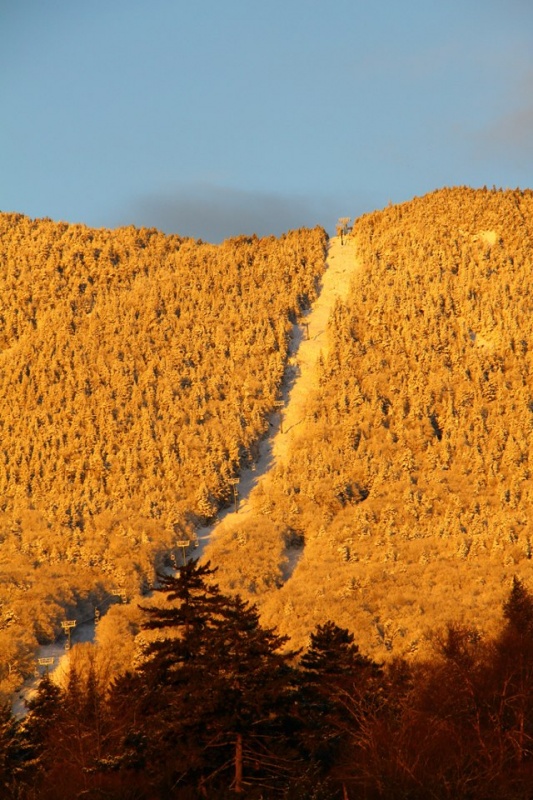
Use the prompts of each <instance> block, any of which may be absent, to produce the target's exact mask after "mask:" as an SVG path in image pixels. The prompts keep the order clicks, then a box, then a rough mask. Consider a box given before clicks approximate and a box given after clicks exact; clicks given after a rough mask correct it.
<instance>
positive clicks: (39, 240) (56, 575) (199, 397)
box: [0, 214, 327, 691]
mask: <svg viewBox="0 0 533 800" xmlns="http://www.w3.org/2000/svg"><path fill="white" fill-rule="evenodd" d="M326 241H327V235H326V234H325V232H324V231H323V230H322V229H319V228H316V229H314V230H299V231H292V232H290V233H287V234H286V235H284V236H281V237H280V238H278V239H276V238H274V237H270V238H265V239H258V238H257V237H249V238H248V237H240V238H237V239H232V240H228V241H226V242H224V243H223V244H222V245H219V246H214V245H209V244H203V243H202V242H200V241H193V240H191V239H183V238H180V237H178V236H165V235H163V234H161V233H159V232H158V231H156V230H154V229H150V230H147V229H136V228H133V227H129V228H122V229H118V230H115V231H110V230H105V229H100V230H94V229H89V228H86V227H85V226H82V225H68V224H66V223H54V222H52V221H51V220H35V221H32V220H30V219H28V218H27V217H24V216H22V215H17V214H0V650H1V652H2V654H3V659H2V664H1V665H0V691H2V690H4V691H9V690H10V689H12V688H13V686H14V685H16V683H17V682H18V681H19V680H20V677H21V674H24V673H26V672H27V671H28V670H29V669H30V666H31V657H32V653H33V649H34V647H35V645H36V641H37V639H39V640H40V641H45V640H47V639H49V638H51V637H53V636H54V634H56V633H57V631H58V630H60V628H59V621H60V619H61V618H62V617H63V618H64V616H65V613H66V614H68V613H72V609H73V607H74V606H76V605H78V604H79V603H80V601H81V600H83V599H84V598H85V599H86V598H87V597H88V596H89V598H90V600H91V601H92V602H93V603H94V604H98V603H100V602H101V601H102V599H103V598H104V597H105V596H106V595H108V594H109V593H110V592H118V593H122V594H123V595H124V596H126V597H132V596H134V595H135V594H136V593H138V592H139V591H140V590H141V589H142V588H143V587H145V586H147V585H150V584H151V582H152V580H153V577H154V569H155V567H156V566H161V564H162V560H163V559H164V558H166V557H168V556H169V555H170V554H171V553H172V552H176V542H177V541H183V540H187V539H189V540H192V539H193V538H194V527H195V525H197V524H198V523H202V522H205V521H206V520H208V519H210V518H211V517H212V516H213V515H214V514H215V513H216V511H217V509H218V508H219V507H220V506H223V505H225V504H226V503H228V501H229V498H230V497H231V491H232V483H231V481H232V480H234V478H235V477H236V476H237V475H238V472H239V469H240V468H241V467H242V466H243V465H245V464H249V463H251V462H252V461H253V459H254V457H255V453H256V447H257V443H258V441H259V439H260V438H261V437H262V436H263V435H264V433H265V430H266V427H267V416H268V414H269V412H271V411H272V410H273V408H274V403H275V401H276V399H277V397H278V392H279V387H280V383H281V379H282V375H283V371H284V367H285V362H286V356H287V347H288V339H289V334H290V330H291V322H292V321H294V320H295V319H296V318H297V317H298V316H299V315H300V313H301V312H302V311H303V310H304V309H305V308H307V307H308V305H309V303H310V302H311V301H312V300H313V299H314V297H315V296H316V291H317V286H318V283H319V280H320V276H321V274H322V272H323V270H324V263H325V248H326ZM91 610H92V609H91Z"/></svg>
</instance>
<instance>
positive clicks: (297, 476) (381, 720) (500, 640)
mask: <svg viewBox="0 0 533 800" xmlns="http://www.w3.org/2000/svg"><path fill="white" fill-rule="evenodd" d="M532 246H533V192H532V191H530V190H519V189H516V190H508V189H506V190H502V189H496V188H493V189H487V188H483V189H470V188H467V187H456V188H444V189H439V190H437V191H435V192H433V193H431V194H428V195H426V196H424V197H417V198H414V199H413V200H411V201H409V202H406V203H402V204H399V205H392V204H390V205H389V206H388V207H386V208H384V209H383V210H380V211H375V212H373V213H369V214H366V215H364V216H362V217H359V218H357V219H355V220H354V221H353V224H352V223H351V219H350V218H346V217H345V218H341V220H339V225H338V230H337V236H336V237H334V238H333V237H332V238H331V239H330V238H329V237H328V234H327V233H326V231H325V230H324V229H323V228H321V227H316V228H314V229H299V230H293V231H289V232H288V233H286V234H284V235H283V236H280V237H266V238H258V237H256V236H242V237H238V238H233V239H227V240H226V241H224V242H223V243H222V244H220V245H212V244H207V243H204V242H202V241H201V240H193V239H189V238H184V237H180V236H178V235H164V234H162V233H160V232H159V231H157V230H156V229H143V228H134V227H127V228H118V229H115V230H108V229H103V228H102V229H91V228H88V227H85V226H83V225H80V224H77V225H74V224H67V223H62V222H53V221H52V220H50V219H40V220H32V219H30V218H28V217H25V216H23V215H20V214H13V213H0V398H1V400H0V798H4V797H5V798H6V800H75V799H77V798H80V800H81V799H82V798H84V799H85V800H96V799H97V798H98V800H105V799H106V798H107V799H108V800H166V799H167V798H168V799H169V800H172V798H176V799H178V800H180V799H183V800H193V798H194V799H196V798H198V800H201V799H202V798H215V799H216V798H221V799H222V800H224V798H233V797H242V798H250V800H261V799H262V798H263V799H264V800H267V799H269V798H273V799H276V800H277V799H278V798H279V800H360V799H363V800H374V799H375V800H381V799H383V800H396V799H397V798H398V799H399V800H402V799H404V800H411V799H412V800H418V799H420V800H425V799H426V798H435V799H436V800H440V799H441V798H442V800H444V799H445V798H446V799H449V800H452V798H457V799H458V800H463V799H464V800H467V799H468V800H529V798H531V797H533V575H532V572H531V565H532V557H533V520H530V519H529V517H530V512H529V509H530V508H531V503H532V501H533V473H532V471H533V445H532V437H531V432H532V429H533V360H532V359H533V322H532V319H533V315H532V309H533V299H532V298H533V278H532V274H533V270H532V267H533V260H532V252H533V247H532ZM335 264H336V269H337V272H335V273H333V272H332V270H334V268H335ZM331 274H334V275H335V279H334V280H333V282H332V284H331V285H330V284H329V283H328V275H331ZM341 281H344V282H345V287H344V288H343V289H342V291H341V286H340V282H341ZM335 289H336V290H337V291H336V293H334V290H335ZM328 292H331V294H328ZM326 295H327V296H328V297H330V298H334V299H333V300H332V301H331V305H330V306H327V305H326V306H324V308H325V309H326V311H324V312H321V313H325V314H326V317H325V322H324V324H323V326H322V327H323V328H324V330H323V331H322V329H321V330H320V331H319V332H318V333H317V331H316V330H315V329H314V328H313V326H312V320H313V319H315V320H316V319H317V317H316V316H315V317H313V316H312V315H313V314H315V315H316V313H317V309H318V308H319V304H320V302H321V301H323V302H324V298H325V297H326ZM326 312H327V313H326ZM320 324H321V325H322V322H321V323H320ZM304 346H307V347H308V348H309V349H308V351H305V352H309V353H311V352H313V353H315V355H313V358H312V359H311V361H310V362H309V364H310V366H309V364H307V362H305V363H304V361H305V358H304V355H302V354H303V353H304ZM312 347H315V350H313V351H312ZM313 359H314V360H313ZM530 365H531V366H530ZM299 380H300V385H299V387H298V381H299ZM298 388H299V390H300V394H299V395H298V400H297V403H298V405H297V410H296V411H295V410H294V409H295V403H296V400H295V397H296V391H297V389H298ZM291 404H292V405H291ZM295 414H297V415H296V416H295ZM272 443H273V444H272ZM268 447H270V448H271V449H270V450H269V449H268ZM265 454H266V455H265ZM530 454H531V458H532V462H531V466H530V462H529V457H530ZM243 476H249V477H250V480H249V486H248V483H246V481H247V480H248V478H247V479H246V480H245V478H244V477H243ZM245 483H246V486H248V488H247V489H246V494H245V490H244V486H245ZM88 619H90V620H93V621H96V622H97V623H98V624H97V626H96V628H95V631H94V636H93V637H92V641H90V642H86V643H83V644H82V643H78V644H75V645H74V646H72V647H70V649H68V652H67V653H66V655H65V656H64V657H63V658H62V660H61V664H60V666H59V667H57V669H55V668H54V669H50V671H49V669H48V667H49V665H48V664H45V662H46V659H41V663H40V664H39V662H38V655H39V653H40V652H44V651H41V649H40V648H43V647H46V646H48V645H50V644H51V643H53V642H60V643H61V642H64V641H65V639H66V636H65V631H66V630H68V625H69V624H70V623H69V620H72V624H73V625H74V624H75V623H76V624H77V622H78V621H82V620H88ZM69 635H70V634H69ZM68 641H69V643H70V638H69V640H68ZM55 666H56V665H54V667H55ZM36 668H37V672H38V676H39V679H38V680H37V681H36V682H35V684H34V686H33V689H32V690H28V691H27V692H26V691H25V690H23V689H22V685H23V682H24V681H27V680H28V679H29V678H31V676H32V675H33V673H34V672H35V670H36ZM17 698H18V699H19V700H20V699H21V698H22V705H23V708H22V709H21V708H20V707H19V708H15V705H16V704H15V705H14V699H17ZM19 705H20V704H19Z"/></svg>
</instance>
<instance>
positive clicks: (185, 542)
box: [176, 539, 190, 566]
mask: <svg viewBox="0 0 533 800" xmlns="http://www.w3.org/2000/svg"><path fill="white" fill-rule="evenodd" d="M189 545H190V541H189V539H178V541H177V542H176V547H181V554H182V556H183V566H185V564H186V563H187V548H188V546H189Z"/></svg>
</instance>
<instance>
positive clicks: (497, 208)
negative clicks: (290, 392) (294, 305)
mask: <svg viewBox="0 0 533 800" xmlns="http://www.w3.org/2000/svg"><path fill="white" fill-rule="evenodd" d="M532 233H533V192H531V191H520V190H514V191H500V190H488V189H480V190H473V189H467V188H457V189H443V190H440V191H437V192H434V193H432V194H430V195H427V196H425V197H422V198H417V199H415V200H413V201H411V202H409V203H404V204H402V205H398V206H391V207H389V208H386V209H384V210H383V211H379V212H375V213H373V214H369V215H366V216H363V217H362V218H360V219H358V220H357V221H356V223H355V225H354V229H353V233H352V234H350V235H349V237H348V241H349V242H354V243H355V248H356V258H357V259H358V262H359V266H358V267H357V268H356V269H355V270H354V280H353V284H352V289H351V294H350V297H349V299H348V301H347V302H346V303H344V304H342V303H339V304H338V305H337V307H336V308H335V309H334V312H333V314H332V317H331V320H330V326H329V336H330V347H329V356H328V359H327V360H326V362H325V363H323V364H322V367H321V374H320V386H319V388H318V390H317V392H316V394H315V395H314V396H312V397H310V399H309V404H308V409H307V414H306V424H305V426H302V435H301V436H300V437H299V439H298V440H297V441H296V442H295V443H294V446H293V448H292V451H291V452H290V454H289V457H288V459H287V460H286V462H285V463H283V464H281V465H279V467H278V468H277V469H276V470H275V471H274V473H273V475H272V479H271V480H270V481H269V482H265V483H264V484H263V486H262V487H259V488H258V490H257V491H256V493H255V495H254V496H253V498H252V503H253V504H254V506H255V512H256V513H255V516H254V518H253V519H247V520H246V521H243V523H242V525H241V526H240V529H235V530H233V531H231V532H230V533H229V535H228V538H227V540H226V541H225V542H224V547H225V550H226V551H230V550H233V551H234V552H235V553H236V558H235V560H234V561H229V560H228V559H225V561H224V563H222V562H221V561H220V562H219V560H218V557H217V553H218V550H216V551H215V550H212V551H211V552H210V553H209V557H210V558H211V559H212V560H214V561H215V562H216V563H217V564H220V567H221V571H220V574H219V580H220V583H221V586H222V587H223V588H224V589H226V588H230V587H234V588H235V589H236V590H237V591H240V592H241V593H243V594H244V595H245V596H246V597H247V598H251V599H255V600H257V601H258V602H259V603H260V607H261V610H262V614H263V615H264V616H263V619H264V621H265V622H266V623H267V624H279V625H280V630H281V632H282V633H288V634H289V635H291V637H295V639H294V641H296V642H302V641H303V640H304V638H305V636H306V631H308V630H309V629H311V628H312V627H313V626H314V625H316V624H317V623H319V622H323V621H324V620H325V619H327V618H328V617H332V618H334V619H335V620H336V621H337V622H338V623H339V624H341V625H343V626H345V627H349V628H350V629H351V630H357V631H358V632H360V635H361V637H362V638H361V640H360V644H361V646H363V647H364V648H365V650H367V652H369V653H371V654H372V656H373V657H375V658H383V657H385V656H386V655H388V654H389V655H390V654H405V655H408V654H414V653H417V654H420V653H421V651H422V650H423V648H424V647H425V644H424V643H425V632H426V631H427V630H428V629H431V628H433V627H435V625H442V624H444V623H445V622H446V621H447V620H449V619H455V620H456V621H458V622H464V621H466V620H474V621H475V623H476V624H478V625H483V626H485V627H486V629H487V631H488V632H490V631H491V630H492V629H493V628H494V626H495V625H497V613H496V611H495V609H497V608H499V607H500V605H501V602H502V600H503V597H504V594H505V591H506V586H508V583H509V581H510V579H511V577H512V576H513V574H517V575H518V577H521V578H525V577H527V575H528V574H529V572H530V569H531V558H532V553H533V521H532V519H531V514H530V513H529V512H530V508H531V504H532V502H533V479H532V475H533V450H532V441H533V440H532V436H531V433H532V428H533V390H532V386H533V361H532V359H533V346H532V345H533V317H532V314H531V296H532V294H533V277H532V275H533V272H532V260H531V252H532V250H533V240H532ZM240 540H243V541H244V540H246V546H245V547H240V546H239V541H240ZM265 541H268V542H269V544H268V548H267V549H268V550H269V551H276V558H277V567H278V569H279V570H280V572H281V573H282V572H283V569H284V566H283V565H284V563H285V564H287V563H288V565H289V567H290V565H291V563H292V565H294V560H295V556H296V558H297V557H298V555H300V558H299V561H298V564H297V566H296V568H295V569H294V572H293V573H292V577H290V579H289V580H288V581H286V583H285V585H283V587H282V588H281V589H280V590H279V591H276V592H271V591H270V590H268V589H267V590H264V587H262V586H261V582H260V581H259V580H258V577H257V576H258V574H260V573H261V569H262V566H261V563H260V562H261V560H262V559H263V558H264V556H263V551H264V549H265V545H264V544H263V542H265ZM222 544H223V543H222V542H220V543H216V542H215V545H216V546H217V547H218V548H219V549H220V548H221V547H222ZM256 553H257V554H258V555H257V556H256ZM269 569H271V567H270V566H269ZM289 571H290V570H289Z"/></svg>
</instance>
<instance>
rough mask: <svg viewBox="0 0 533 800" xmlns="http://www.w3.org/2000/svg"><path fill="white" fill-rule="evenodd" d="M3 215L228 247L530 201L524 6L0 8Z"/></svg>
mask: <svg viewBox="0 0 533 800" xmlns="http://www.w3.org/2000/svg"><path fill="white" fill-rule="evenodd" d="M0 108H1V109H2V110H1V116H0V210H2V211H18V212H22V213H24V214H28V215H29V216H31V217H43V216H46V217H51V218H52V219H56V220H60V219H61V220H66V221H69V222H84V223H86V224H87V225H91V226H97V227H100V226H106V227H116V226H119V225H128V224H134V225H138V226H148V227H152V226H154V227H157V228H160V229H161V230H164V231H166V232H168V233H180V234H183V235H190V236H194V237H199V238H202V239H204V240H206V241H220V240H221V239H224V238H226V237H228V236H232V235H237V234H240V233H245V234H251V233H254V232H255V233H258V234H259V235H266V234H270V233H274V234H279V233H281V232H282V231H284V230H288V229H290V228H293V227H298V226H300V225H315V224H317V223H319V224H322V225H324V226H325V227H326V228H327V229H328V230H330V231H332V230H334V226H335V221H336V219H337V217H339V216H351V217H356V216H359V215H360V214H362V213H364V212H366V211H371V210H373V209H376V208H381V207H383V206H385V205H386V204H387V203H388V202H390V201H392V202H393V203H396V202H402V201H404V200H409V199H410V198H412V197H413V196H415V195H422V194H425V193H426V192H429V191H432V190H433V189H436V188H439V187H441V186H452V185H469V186H483V185H487V186H492V185H496V186H502V187H515V186H520V187H522V188H531V187H532V186H533V3H531V1H530V0H404V2H399V0H381V2H379V1H378V2H375V3H374V2H368V0H366V2H362V1H361V0H346V1H345V0H268V2H265V1H264V0H261V2H258V0H224V2H220V0H216V1H215V0H201V1H200V0H196V1H195V2H190V1H189V2H185V0H46V2H43V0H0Z"/></svg>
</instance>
